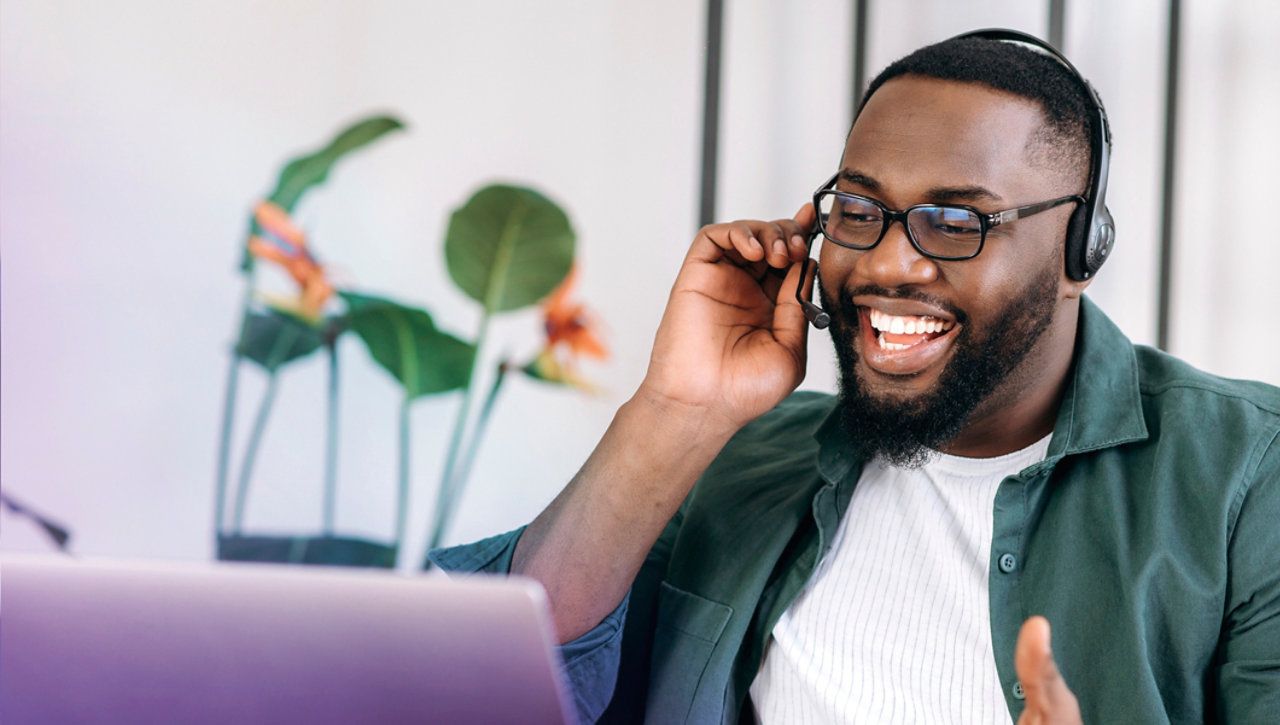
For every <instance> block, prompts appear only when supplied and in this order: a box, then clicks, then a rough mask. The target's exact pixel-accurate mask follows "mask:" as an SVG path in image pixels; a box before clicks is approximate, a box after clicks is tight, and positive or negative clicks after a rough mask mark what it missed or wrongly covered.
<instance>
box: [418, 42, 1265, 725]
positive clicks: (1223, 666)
mask: <svg viewBox="0 0 1280 725" xmlns="http://www.w3.org/2000/svg"><path fill="white" fill-rule="evenodd" d="M1091 98H1092V97H1091V96H1090V91H1089V90H1088V89H1087V88H1086V87H1085V86H1084V85H1083V84H1082V81H1081V79H1079V78H1078V77H1077V76H1076V75H1075V74H1074V72H1073V70H1071V69H1070V68H1069V67H1068V66H1066V65H1064V64H1063V63H1062V62H1060V61H1058V60H1055V59H1053V58H1051V57H1049V56H1047V55H1045V54H1043V53H1040V52H1037V51H1035V50H1031V49H1029V48H1028V47H1026V46H1025V45H1023V44H1020V43H1012V42H1005V41H1002V40H994V39H984V38H969V39H952V40H949V41H945V42H943V43H940V44H938V45H935V46H930V47H928V48H924V49H922V50H920V51H917V52H916V53H914V54H912V55H911V56H908V57H907V58H905V59H903V60H901V61H899V62H897V63H895V64H893V65H891V66H890V67H889V68H888V69H886V70H885V71H884V72H883V73H882V74H881V75H880V76H879V77H878V78H877V79H875V80H874V81H873V82H872V83H871V85H870V86H869V90H868V93H867V96H866V99H865V100H864V102H863V106H862V108H861V109H860V112H859V115H858V117H857V120H856V121H855V123H854V125H853V128H852V129H851V131H850V133H849V137H848V140H847V143H846V146H845V150H844V154H843V157H842V159H841V161H840V167H839V170H838V173H837V174H836V176H835V177H834V178H833V179H832V181H831V182H830V183H829V184H828V186H826V187H824V188H823V189H822V190H820V192H819V193H818V194H817V195H816V196H815V202H816V204H817V207H818V208H817V210H815V208H814V207H813V206H811V205H806V206H805V207H804V208H802V209H801V210H800V212H799V213H798V214H797V215H796V217H795V218H794V219H790V220H779V221H775V222H758V221H741V222H734V223H730V224H719V225H714V226H710V227H707V228H705V229H703V230H701V231H700V232H699V234H698V236H697V238H696V239H695V240H694V242H693V244H692V246H691V248H690V250H689V253H688V255H687V257H686V258H685V261H684V264H683V266H682V268H681V270H680V273H679V275H678V277H677V279H676V282H675V286H674V288H673V290H672V293H671V297H670V299H669V301H668V304H667V309H666V311H665V313H664V316H663V320H662V323H661V325H660V327H659V330H658V333H657V337H656V340H655V342H654V348H653V353H652V358H651V361H650V365H649V370H648V373H647V375H646V377H645V379H644V382H643V383H642V384H641V386H640V388H639V389H638V390H637V392H636V394H635V396H634V397H633V398H632V399H631V400H630V401H629V402H627V403H626V404H625V405H624V406H623V407H622V408H621V409H620V410H619V411H618V414H617V417H616V418H615V419H614V421H613V423H612V425H611V426H610V427H609V429H608V431H607V432H606V433H605V435H604V438H603V439H602V440H601V442H600V444H599V446H598V447H597V448H596V450H595V451H594V452H593V454H592V455H591V457H590V458H589V459H588V460H587V462H586V463H585V465H584V466H583V468H582V470H581V471H580V472H579V474H578V475H577V476H576V477H575V478H574V479H573V481H572V482H570V484H569V485H568V486H567V487H566V488H565V490H564V491H563V492H562V493H561V494H560V495H559V496H558V497H557V498H556V500H555V501H554V502H553V503H552V504H551V505H550V506H549V507H548V508H547V510H546V511H544V512H543V513H542V514H541V515H540V516H539V517H538V518H537V519H536V520H535V521H534V522H533V523H532V524H530V525H529V526H528V527H527V528H526V529H524V530H523V531H517V532H513V533H511V534H508V535H505V536H502V537H496V538H494V539H490V540H486V541H484V542H480V543H478V544H474V545H471V546H468V547H460V548H458V549H454V550H447V551H443V552H437V554H436V556H437V561H439V562H440V563H442V565H444V566H445V567H446V568H450V569H455V570H487V571H508V570H509V571H511V572H513V573H520V574H524V575H527V576H532V577H535V578H537V579H538V580H540V581H541V582H542V583H543V584H544V585H545V586H546V588H547V591H548V594H549V596H550V599H551V602H552V609H553V612H554V617H555V621H556V625H557V627H558V629H559V633H560V636H561V639H562V641H563V642H565V643H566V645H565V647H564V650H563V651H564V655H565V660H566V668H567V670H568V672H569V674H570V678H571V680H572V681H573V685H574V689H575V695H576V697H577V700H578V705H579V707H580V709H581V713H582V715H583V717H584V718H585V719H595V718H597V717H598V716H601V714H602V713H603V719H605V720H624V721H625V720H640V719H643V720H646V721H649V722H661V723H667V722H716V721H722V722H730V721H735V720H739V719H750V718H751V717H753V716H754V717H757V718H759V719H760V720H761V721H763V722H826V721H843V722H896V721H921V722H1001V721H1003V722H1009V721H1010V720H1011V718H1013V719H1019V721H1020V722H1079V721H1080V720H1081V717H1082V715H1083V718H1084V720H1086V721H1091V722H1126V723H1131V722H1167V721H1177V722H1187V721H1201V720H1214V721H1216V720H1222V721H1230V722H1264V721H1268V719H1270V720H1269V721H1273V722H1274V721H1275V720H1276V719H1277V718H1280V526H1277V525H1276V520H1277V519H1278V518H1280V443H1277V437H1278V435H1280V391H1277V390H1276V389H1274V388H1271V387H1268V386H1264V385H1261V384H1257V383H1245V382H1232V381H1225V380H1221V379H1218V378H1215V377H1212V376H1209V375H1206V374H1204V373H1200V372H1198V371H1195V370H1193V369H1191V368H1189V367H1188V366H1186V365H1184V364H1182V363H1180V362H1178V361H1177V360H1175V359H1173V358H1170V357H1169V356H1166V355H1164V354H1162V353H1160V352H1157V351H1154V350H1151V349H1148V348H1142V347H1135V346H1133V345H1131V344H1130V343H1129V342H1128V341H1127V340H1126V339H1125V338H1124V336H1123V335H1122V334H1121V333H1120V331H1119V330H1118V329H1116V328H1115V327H1114V326H1113V325H1112V323H1111V322H1110V321H1109V320H1107V318H1106V317H1105V316H1104V315H1103V314H1102V312H1101V311H1099V310H1098V309H1097V308H1096V307H1094V306H1092V304H1091V303H1089V302H1087V301H1086V300H1084V299H1083V297H1082V293H1083V292H1084V290H1085V288H1086V287H1087V286H1088V283H1089V279H1090V278H1091V276H1092V271H1093V269H1096V265H1097V264H1100V259H1093V260H1092V261H1090V262H1087V263H1084V271H1080V268H1081V264H1082V263H1081V262H1080V260H1079V259H1077V258H1076V257H1074V256H1072V255H1075V254H1078V253H1079V249H1076V248H1074V247H1071V245H1068V243H1067V239H1068V236H1069V230H1073V229H1074V230H1078V229H1079V228H1080V227H1081V225H1082V224H1083V225H1084V226H1086V227H1087V226H1089V224H1088V222H1089V220H1088V219H1083V220H1080V219H1075V217H1076V216H1078V215H1077V210H1078V209H1080V208H1081V207H1084V208H1086V211H1088V210H1089V208H1090V207H1094V208H1095V209H1098V208H1101V206H1102V199H1101V191H1102V188H1103V187H1104V186H1105V182H1104V181H1100V179H1105V157H1104V156H1101V155H1102V154H1105V151H1106V145H1105V144H1106V139H1105V129H1103V128H1100V127H1099V124H1105V116H1104V115H1102V113H1101V110H1100V108H1097V107H1096V106H1095V105H1094V104H1093V102H1092V101H1091ZM1097 139H1102V140H1101V141H1097ZM1091 149H1092V150H1091ZM1009 210H1012V211H1009ZM1006 212H1007V213H1006ZM1103 213H1105V212H1104V211H1093V212H1091V214H1093V215H1096V214H1103ZM1085 216H1090V214H1086V215H1085ZM818 217H820V220H819V221H818V222H817V224H818V226H819V227H820V228H819V231H820V233H821V236H822V238H823V239H824V240H825V243H824V244H823V245H822V248H821V252H820V257H819V262H820V272H818V274H817V278H818V282H819V286H820V290H821V299H822V303H823V307H824V309H825V310H826V312H827V314H829V315H830V317H831V331H832V338H833V340H834V343H835V347H836V351H837V355H838V359H839V362H840V370H841V379H842V382H841V393H840V396H839V397H838V399H833V398H831V397H830V396H823V395H817V394H812V393H801V394H792V391H793V390H794V389H795V387H796V386H797V385H798V384H799V383H800V381H801V379H802V378H803V376H804V370H805V341H806V334H807V323H806V316H805V312H804V309H803V308H802V306H801V304H800V303H799V302H798V299H797V295H796V289H797V287H800V288H802V289H803V288H806V283H807V282H809V279H808V278H806V279H802V276H804V274H805V273H804V272H803V271H802V270H803V269H804V267H805V265H802V264H799V262H802V261H803V260H805V259H807V255H808V249H807V246H806V237H807V236H808V234H809V233H810V231H811V229H812V228H813V227H814V225H815V218H818ZM1073 219H1074V221H1073ZM1073 225H1074V226H1073ZM1084 233H1085V234H1089V233H1090V230H1088V229H1085V230H1084ZM1091 241H1097V242H1099V243H1100V245H1101V246H1100V247H1099V248H1100V249H1101V250H1102V251H1101V252H1099V253H1098V254H1099V255H1102V254H1105V243H1106V242H1108V241H1109V239H1108V238H1098V239H1092V240H1091ZM1076 246H1077V247H1078V244H1077V245H1076ZM1095 251H1097V250H1095ZM1090 264H1092V265H1093V267H1090V266H1089V265H1090ZM811 276H812V275H811ZM811 276H810V277H811ZM695 483H696V485H695ZM1050 623H1052V627H1053V646H1052V649H1051V648H1050V635H1049V624H1050Z"/></svg>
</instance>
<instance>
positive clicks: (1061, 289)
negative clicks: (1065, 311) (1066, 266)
mask: <svg viewBox="0 0 1280 725" xmlns="http://www.w3.org/2000/svg"><path fill="white" fill-rule="evenodd" d="M1092 282H1093V277H1090V278H1089V279H1085V280H1074V279H1071V278H1070V277H1068V276H1067V273H1066V272H1063V273H1062V277H1061V278H1060V279H1059V280H1058V296H1059V297H1061V298H1062V299H1064V300H1072V299H1079V298H1080V295H1082V294H1084V290H1085V288H1086V287H1088V286H1089V284H1090V283H1092Z"/></svg>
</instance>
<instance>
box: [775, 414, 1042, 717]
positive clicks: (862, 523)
mask: <svg viewBox="0 0 1280 725" xmlns="http://www.w3.org/2000/svg"><path fill="white" fill-rule="evenodd" d="M1049 438H1050V436H1045V437H1044V438H1043V439H1041V440H1040V441H1037V442H1036V443H1034V444H1032V445H1031V446H1029V447H1027V448H1024V449H1022V450H1020V451H1016V452H1014V453H1010V454H1008V455H1004V456H999V457H997V458H961V457H958V456H949V455H945V454H941V453H936V454H934V455H933V457H932V458H931V460H930V461H929V462H928V463H927V464H926V465H925V466H924V467H922V468H919V469H914V470H913V469H903V468H895V467H892V466H889V465H887V464H885V463H884V462H883V461H881V460H879V459H876V460H873V461H872V462H870V463H868V464H867V465H866V467H865V468H864V469H863V471H862V476H861V478H860V479H859V481H858V485H857V486H856V487H855V488H854V491H853V495H852V497H851V498H850V501H849V510H848V511H847V512H846V514H845V516H844V519H843V520H842V521H841V522H840V528H839V531H838V532H837V534H836V537H835V540H834V541H833V542H832V546H831V550H830V552H829V553H828V554H827V556H826V557H825V558H824V559H823V560H822V562H821V563H820V564H819V565H818V569H817V571H815V572H814V575H813V577H812V578H811V579H810V581H809V583H808V584H807V585H806V586H805V589H804V591H802V592H801V593H800V596H799V597H798V598H797V599H796V601H795V602H793V603H792V605H791V607H790V608H789V609H788V610H787V611H786V613H785V614H783V615H782V618H781V619H779V620H778V623H777V625H776V626H775V627H774V628H773V633H772V638H771V639H770V641H769V645H768V648H767V649H766V651H765V657H764V662H763V663H762V665H761V668H760V672H759V674H758V675H757V677H756V679H755V682H753V683H752V685H751V700H752V703H753V704H754V706H755V709H756V712H757V714H758V715H759V717H760V721H761V722H762V723H900V722H920V723H995V722H999V723H1004V724H1005V725H1008V723H1009V721H1010V714H1009V708H1008V706H1007V704H1006V703H1005V699H1004V694H1003V692H1002V690H1001V687H1000V678H999V676H998V674H997V672H996V663H995V655H994V653H993V650H992V646H991V610H990V601H989V600H988V595H987V577H988V575H989V574H990V558H991V533H992V526H993V506H994V503H995V495H996V489H997V488H998V487H999V486H1000V482H1001V481H1002V480H1003V479H1004V478H1005V477H1006V476H1009V475H1012V474H1015V473H1017V472H1019V471H1021V470H1022V469H1024V468H1026V467H1027V466H1030V465H1032V464H1033V463H1036V462H1038V461H1041V460H1044V457H1045V453H1046V452H1047V451H1048V448H1049Z"/></svg>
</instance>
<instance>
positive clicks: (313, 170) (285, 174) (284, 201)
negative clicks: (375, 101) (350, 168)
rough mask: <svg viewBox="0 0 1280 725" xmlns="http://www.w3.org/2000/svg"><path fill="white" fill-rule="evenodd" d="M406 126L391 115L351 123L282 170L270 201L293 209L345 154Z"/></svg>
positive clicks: (290, 209) (287, 208)
mask: <svg viewBox="0 0 1280 725" xmlns="http://www.w3.org/2000/svg"><path fill="white" fill-rule="evenodd" d="M402 128H404V124H403V123H401V122H400V121H399V120H398V119H395V118H392V117H391V116H373V117H371V118H366V119H364V120H362V121H358V122H356V123H355V124H352V125H351V126H348V127H347V128H346V129H344V130H343V131H342V132H341V133H339V134H338V135H337V136H335V137H334V139H333V140H332V141H330V142H329V145H327V146H325V147H324V148H322V149H320V150H319V151H315V152H313V153H310V154H307V155H305V156H299V157H298V158H296V159H293V160H292V161H290V162H289V163H288V164H286V165H285V167H284V169H283V170H282V171H281V172H280V179H279V181H277V182H276V188H275V191H273V192H271V196H269V197H267V198H268V199H270V200H271V201H274V202H275V203H277V204H279V205H280V206H282V207H284V208H285V209H286V210H289V211H293V206H294V204H297V203H298V199H299V198H301V197H302V195H303V194H304V193H305V192H306V191H307V189H310V188H311V187H313V186H315V185H316V184H319V183H320V182H322V181H324V180H325V179H326V178H328V176H329V169H331V168H333V165H334V164H336V163H337V162H338V160H339V159H341V158H342V157H343V156H345V155H346V154H348V153H350V152H352V151H355V150H356V149H358V148H360V147H361V146H364V145H366V144H369V143H372V142H373V141H376V140H377V139H378V138H379V137H380V136H382V135H383V134H386V133H388V132H390V131H396V130H398V129H402Z"/></svg>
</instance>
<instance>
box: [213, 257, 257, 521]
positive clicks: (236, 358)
mask: <svg viewBox="0 0 1280 725" xmlns="http://www.w3.org/2000/svg"><path fill="white" fill-rule="evenodd" d="M245 275H246V276H247V277H248V279H247V280H246V282H245V286H244V299H243V301H242V302H241V304H240V334H239V336H238V337H237V340H236V346H235V348H234V349H233V350H232V352H231V364H230V365H229V366H227V389H226V395H225V397H224V399H223V402H222V430H221V432H220V433H219V436H218V470H217V473H216V474H215V476H216V477H215V479H214V499H213V534H214V536H215V537H218V536H221V534H222V526H223V524H224V521H223V519H224V517H225V516H226V508H227V472H228V471H229V469H230V461H231V433H232V428H233V423H234V421H235V413H236V393H237V390H238V388H239V383H240V360H241V359H242V358H243V357H244V356H243V355H241V354H240V349H241V347H242V346H243V345H244V337H245V334H246V333H247V332H248V331H249V304H250V303H251V302H252V301H253V278H254V272H253V269H252V268H251V269H250V270H249V271H247V272H245Z"/></svg>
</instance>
